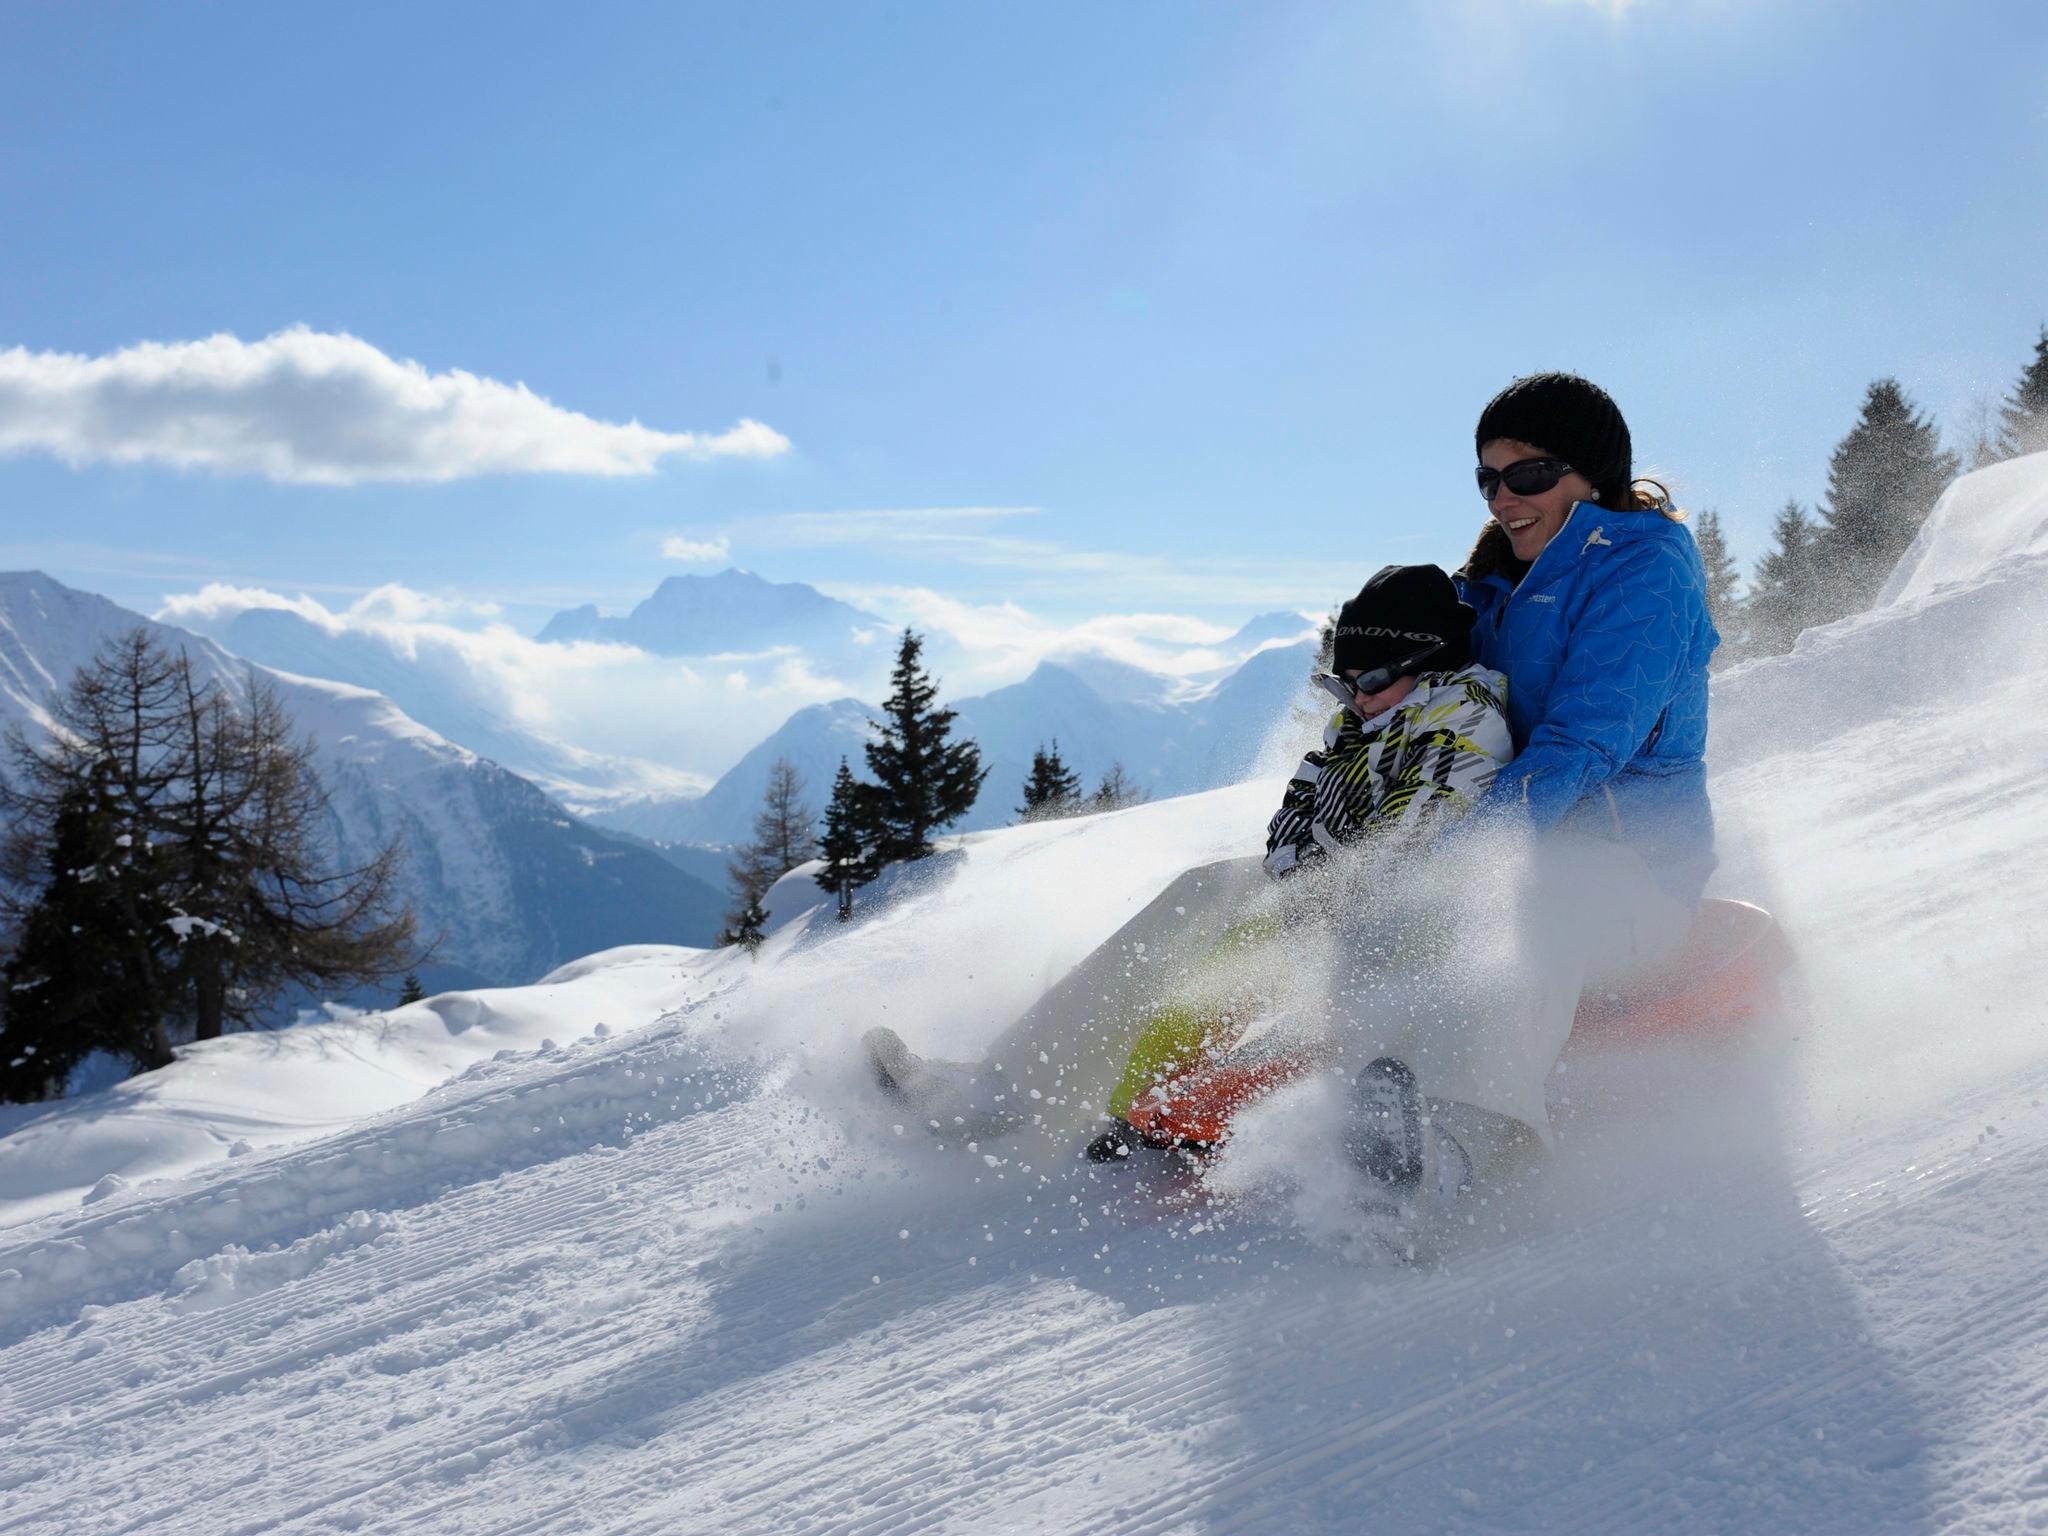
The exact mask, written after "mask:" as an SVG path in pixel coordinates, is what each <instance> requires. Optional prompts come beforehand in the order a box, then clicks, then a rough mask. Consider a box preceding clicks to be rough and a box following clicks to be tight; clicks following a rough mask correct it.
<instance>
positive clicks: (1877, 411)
mask: <svg viewBox="0 0 2048 1536" xmlns="http://www.w3.org/2000/svg"><path fill="white" fill-rule="evenodd" d="M1957 467H1958V466H1957V462H1956V457H1955V455H1954V454H1952V453H1947V452H1944V451H1943V449H1942V446H1941V437H1940V434H1939V433H1937V432H1936V431H1935V429H1934V425H1933V423H1931V422H1929V421H1926V420H1924V419H1923V418H1922V417H1921V416H1919V415H1918V413H1917V412H1915V410H1914V408H1913V404H1912V402H1911V401H1910V400H1908V399H1907V398H1906V394H1905V391H1904V390H1902V389H1901V388H1900V387H1899V382H1898V380H1896V379H1879V380H1878V381H1877V382H1876V383H1874V384H1872V385H1871V386H1870V389H1869V391H1868V392H1867V393H1866V394H1865V395H1864V398H1863V410H1862V413H1861V414H1860V416H1859V417H1858V418H1857V422H1856V425H1855V426H1854V427H1852V428H1850V430H1849V435H1848V436H1847V437H1845V438H1843V439H1842V441H1841V442H1840V443H1839V444H1837V445H1836V447H1835V452H1834V457H1833V458H1832V459H1831V460H1830V461H1829V463H1828V495H1827V506H1826V508H1825V510H1824V513H1823V516H1824V518H1825V523H1824V526H1823V527H1822V528H1821V530H1820V533H1819V537H1818V539H1817V540H1816V553H1817V555H1818V557H1819V563H1820V571H1821V589H1820V592H1821V612H1822V614H1823V615H1824V616H1825V618H1827V619H1837V618H1841V617H1842V616H1843V615H1845V614H1851V613H1861V612H1862V611H1863V610H1864V609H1865V608H1868V607H1869V606H1870V601H1871V599H1872V598H1873V597H1875V596H1876V595H1877V589H1878V588H1879V587H1880V586H1881V585H1883V583H1884V579H1885V577H1887V576H1889V575H1890V574H1891V571H1892V567H1893V566H1895V565H1897V564H1898V562H1899V556H1900V555H1902V554H1904V553H1905V551H1906V546H1907V545H1908V544H1910V543H1912V542H1913V536H1914V535H1915V534H1917V533H1918V532H1919V531H1920V525H1921V524H1922V523H1923V522H1925V521H1926V520H1927V514H1928V512H1929V511H1930V510H1932V508H1933V506H1934V503H1935V499H1936V498H1937V497H1939V496H1940V495H1941V492H1942V489H1943V488H1944V487H1945V486H1946V485H1947V484H1948V483H1949V481H1951V480H1953V479H1954V478H1955V476H1956V470H1957Z"/></svg>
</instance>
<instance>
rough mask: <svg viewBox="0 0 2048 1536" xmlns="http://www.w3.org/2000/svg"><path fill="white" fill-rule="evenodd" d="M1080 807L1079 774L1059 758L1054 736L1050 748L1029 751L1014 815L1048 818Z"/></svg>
mask: <svg viewBox="0 0 2048 1536" xmlns="http://www.w3.org/2000/svg"><path fill="white" fill-rule="evenodd" d="M1081 809H1082V805H1081V776H1080V775H1079V774H1078V773H1075V772H1074V771H1073V770H1072V769H1070V768H1068V767H1067V765H1066V764H1065V763H1064V762H1062V761H1061V760H1060V743H1059V738H1058V737H1057V736H1055V737H1054V738H1053V743H1052V750H1051V751H1049V752H1048V751H1047V750H1046V749H1045V748H1044V747H1040V748H1039V749H1038V750H1037V751H1036V752H1034V753H1032V754H1031V773H1030V775H1029V776H1028V777H1027V778H1026V779H1025V780H1024V803H1023V804H1022V805H1020V806H1018V807H1017V815H1018V817H1019V818H1020V819H1021V820H1024V821H1050V820H1052V819H1054V818H1055V817H1059V816H1073V815H1076V814H1078V813H1079V812H1080V810H1081Z"/></svg>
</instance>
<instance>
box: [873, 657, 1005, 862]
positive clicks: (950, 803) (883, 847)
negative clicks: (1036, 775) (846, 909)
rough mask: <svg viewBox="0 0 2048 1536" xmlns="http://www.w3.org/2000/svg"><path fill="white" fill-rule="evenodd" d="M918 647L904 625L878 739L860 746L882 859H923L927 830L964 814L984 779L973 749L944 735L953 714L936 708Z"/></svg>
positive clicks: (948, 732) (928, 850)
mask: <svg viewBox="0 0 2048 1536" xmlns="http://www.w3.org/2000/svg"><path fill="white" fill-rule="evenodd" d="M923 650H924V641H923V640H921V639H920V638H919V637H918V636H917V635H915V634H913V633H912V632H911V631H910V630H907V629H906V630H904V631H903V641H902V644H901V646H900V647H899V648H898V650H897V652H896V667H895V670H894V671H893V672H892V673H891V674H890V677H889V681H890V685H891V692H890V694H889V697H888V698H886V699H884V700H883V701H882V714H883V717H884V718H883V719H881V720H880V721H878V722H876V730H877V731H878V732H879V739H878V740H875V741H871V742H869V743H868V746H867V757H868V772H870V773H872V774H873V775H874V776H875V788H874V793H873V801H872V814H873V817H874V825H875V827H876V829H877V831H878V832H879V833H880V856H881V860H882V862H883V863H885V864H894V863H898V862H901V861H906V860H910V859H922V858H926V857H928V856H929V855H930V854H931V852H932V834H933V833H934V832H936V831H938V830H939V829H940V828H941V827H944V826H946V825H948V824H949V823H951V822H954V821H957V820H958V819H959V818H960V817H961V816H963V815H965V814H966V813H967V811H968V809H969V808H970V807H971V806H972V805H973V804H974V801H975V797H976V796H977V795H979V794H980V793H981V781H982V780H983V779H985V778H986V777H988V770H987V769H986V768H984V767H983V766H982V763H981V749H980V748H979V747H977V746H976V745H975V744H974V743H973V742H971V741H958V742H951V741H948V740H947V737H948V736H950V735H951V734H952V730H953V721H954V719H955V714H956V712H955V711H953V710H950V709H940V708H939V707H938V697H939V686H938V683H937V682H936V681H935V680H934V679H933V678H932V676H931V674H930V673H928V672H926V671H925V669H924V667H923V665H922V664H921V663H920V661H919V657H920V655H921V654H922V652H923Z"/></svg>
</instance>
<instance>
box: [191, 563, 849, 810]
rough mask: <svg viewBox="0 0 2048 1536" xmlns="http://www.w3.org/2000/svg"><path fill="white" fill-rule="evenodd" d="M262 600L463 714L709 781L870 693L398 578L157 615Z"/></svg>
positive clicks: (230, 611)
mask: <svg viewBox="0 0 2048 1536" xmlns="http://www.w3.org/2000/svg"><path fill="white" fill-rule="evenodd" d="M256 608H280V609H284V610H286V611H288V612H291V613H295V614H297V615H299V617H301V618H303V619H305V620H306V621H307V622H309V623H311V624H313V625H316V626H317V627H319V628H320V629H321V630H322V631H324V632H325V633H326V634H328V635H330V636H332V637H334V638H335V639H336V640H337V641H338V642H341V643H343V644H355V645H361V644H362V643H364V642H369V643H371V644H373V645H375V646H378V647H381V648H382V650H383V651H386V652H389V653H390V655H391V656H392V657H393V658H396V659H398V660H401V661H403V662H404V663H406V664H407V665H408V666H409V667H410V668H412V669H413V679H414V684H415V686H420V687H424V688H425V689H426V690H428V692H429V693H430V694H431V696H432V697H434V698H435V699H437V700H439V702H440V704H441V706H442V707H444V708H446V709H449V710H451V711H453V712H455V713H460V714H468V715H471V716H472V717H473V715H474V713H475V712H477V711H481V712H482V714H483V715H484V716H486V717H493V718H498V719H504V720H509V721H511V722H513V723H514V724H516V725H518V726H520V727H522V728H524V729H526V730H529V731H533V732H537V733H539V734H541V735H544V736H547V737H550V738H552V739H554V740H556V741H561V742H567V743H569V744H571V745H573V746H576V747H581V748H583V749H585V750H587V751H591V752H600V753H605V754H609V755H614V756H625V757H633V758H639V759H644V760H647V761H651V762H656V763H660V764H664V765H666V766H668V767H670V768H673V769H678V770H681V771H683V772H684V773H687V774H695V775H703V776H706V777H707V778H708V777H711V776H715V775H717V774H719V773H722V772H723V771H724V770H725V769H726V768H728V767H730V766H731V765H732V763H733V762H734V761H735V760H737V759H738V757H739V756H740V754H741V753H743V752H745V751H746V750H747V749H748V748H749V747H752V746H753V745H755V743H757V742H759V741H760V740H761V739H762V738H763V737H765V736H766V735H768V733H769V732H770V731H772V730H774V729H775V728H776V727H777V726H779V725H780V724H782V722H783V721H784V720H786V719H787V718H788V717H789V716H790V715H791V714H792V713H794V712H795V711H796V710H797V709H799V708H801V707H802V706H804V705H805V704H812V703H821V702H824V701H827V700H831V699H840V698H845V697H846V696H847V695H849V694H852V693H858V692H860V691H862V690H861V688H860V687H859V686H857V685H856V684H855V683H854V682H851V681H849V680H847V679H843V678H837V677H831V676H826V675H823V674H820V673H816V672H813V671H811V670H810V669H809V668H808V667H806V666H805V665H804V664H803V662H802V660H801V659H800V658H797V657H795V656H792V655H790V654H788V653H786V652H782V651H769V652H763V653H761V654H759V655H753V656H746V655H735V656H730V657H725V658H720V659H719V661H718V663H717V665H716V666H715V668H712V669H709V670H699V669H697V668H693V667H691V666H689V665H688V664H686V663H684V662H682V661H679V660H676V659H674V658H671V657H664V656H654V655H650V654H649V653H648V652H646V651H642V650H639V649H637V648H636V647H633V646H629V645H613V644H603V643H598V642H587V641H586V642H578V643H575V644H569V645H562V644H549V645H542V644H541V643H540V642H538V641H536V640H534V639H533V638H532V637H530V636H528V635H524V634H521V633H520V632H519V631H517V630H515V629H513V628H512V627H511V626H510V625H508V624H505V623H504V622H502V621H501V620H498V619H496V618H494V617H492V615H493V614H494V613H495V611H496V610H495V605H494V604H490V603H484V602H477V601H473V600H469V599H464V598H460V597H455V596H450V595H446V594H433V593H422V592H415V591H412V590H411V589H409V588H406V587H401V586H396V585H393V586H386V587H380V588H378V589H377V590H376V591H374V592H370V593H367V594H365V595H364V596H363V597H361V598H358V599H357V600H356V601H355V602H353V603H351V604H350V605H348V606H347V607H345V608H330V607H328V606H327V605H326V604H324V603H322V602H320V601H319V600H318V599H317V598H313V597H309V596H306V595H304V594H300V595H299V596H296V597H289V596H286V595H284V594H282V593H278V592H272V591H267V590H264V589H262V588H254V587H233V586H227V585H224V584H214V585H211V586H207V587H203V588H201V589H200V590H199V591H197V592H192V593H184V594H179V595H176V596H173V597H170V598H167V599H166V600H165V601H164V604H163V606H162V607H161V608H160V609H159V610H158V611H157V614H156V617H157V618H159V619H162V620H164V621H165V622H167V623H173V624H180V625H183V626H185V627H187V628H190V629H196V630H200V631H202V632H206V633H211V634H214V635H215V636H217V637H221V638H226V635H227V626H228V625H229V624H230V623H232V622H233V620H234V619H235V618H236V617H237V616H238V615H240V614H242V613H244V612H247V611H248V610H250V609H256ZM863 681H864V680H863ZM428 723H429V724H431V723H432V722H431V721H429V722H428ZM458 734H459V733H458Z"/></svg>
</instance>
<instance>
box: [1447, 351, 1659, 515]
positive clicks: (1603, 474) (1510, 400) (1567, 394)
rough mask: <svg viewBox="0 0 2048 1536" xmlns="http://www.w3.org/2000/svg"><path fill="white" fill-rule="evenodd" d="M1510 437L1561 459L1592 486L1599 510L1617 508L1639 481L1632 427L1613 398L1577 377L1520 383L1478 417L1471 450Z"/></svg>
mask: <svg viewBox="0 0 2048 1536" xmlns="http://www.w3.org/2000/svg"><path fill="white" fill-rule="evenodd" d="M1503 437H1505V438H1512V439H1513V440H1514V441H1515V442H1518V443H1527V444H1528V445H1529V446H1530V447H1532V448H1541V449H1542V450H1543V451H1544V452H1545V453H1547V454H1549V455H1550V456H1551V457H1553V458H1559V459H1563V460H1564V461H1565V463H1567V464H1569V465H1571V467H1572V468H1573V469H1576V470H1577V471H1578V472H1579V473H1580V474H1582V475H1584V476H1585V477H1586V478H1587V479H1588V480H1590V481H1592V482H1593V494H1594V497H1595V498H1596V499H1597V500H1598V502H1599V503H1600V505H1601V506H1603V507H1607V508H1610V509H1612V508H1617V507H1619V506H1621V505H1622V498H1623V497H1624V496H1625V495H1626V494H1627V492H1628V488H1629V486H1630V485H1631V484H1632V483H1634V480H1635V468H1634V465H1633V463H1632V462H1631V460H1632V457H1633V454H1632V450H1631V448H1630V445H1629V440H1628V423H1627V422H1626V421H1623V420H1622V419H1621V407H1620V406H1618V405H1616V404H1615V403H1614V398H1613V396H1611V395H1609V394H1608V393H1607V391H1606V390H1604V389H1602V388H1601V387H1600V386H1599V385H1598V384H1595V383H1593V382H1592V381H1591V380H1590V379H1582V378H1580V377H1579V376H1578V375H1577V374H1575V373H1537V374H1531V375H1530V376H1529V377H1528V378H1526V379H1517V380H1515V382H1514V383H1512V384H1510V385H1509V386H1508V387H1507V388H1506V389H1504V390H1502V391H1501V392H1500V393H1499V394H1497V395H1495V396H1494V397H1493V399H1492V400H1490V401H1488V402H1487V406H1486V409H1485V410H1483V411H1481V412H1480V413H1479V430H1478V431H1477V433H1475V434H1474V441H1473V451H1474V452H1475V453H1476V452H1480V451H1483V450H1484V449H1485V447H1486V445H1487V444H1488V443H1490V442H1493V441H1494V440H1495V439H1496V438H1503Z"/></svg>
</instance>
